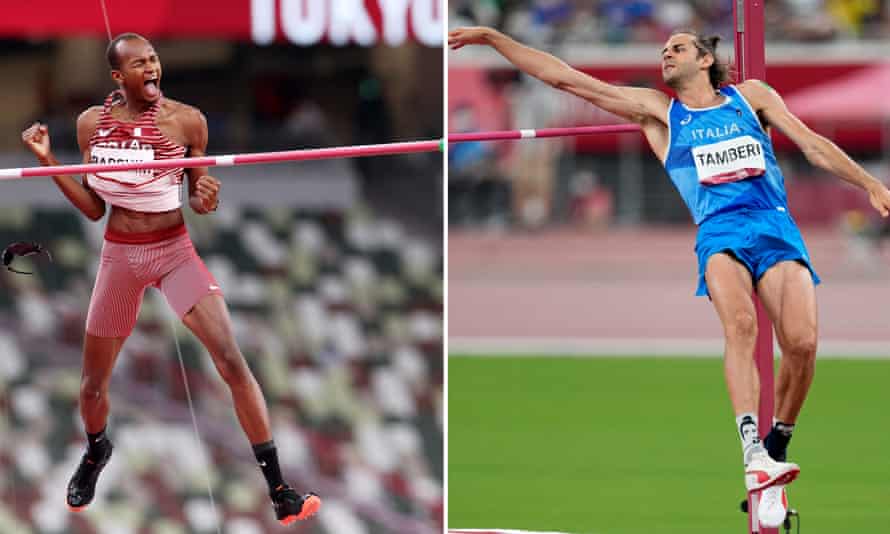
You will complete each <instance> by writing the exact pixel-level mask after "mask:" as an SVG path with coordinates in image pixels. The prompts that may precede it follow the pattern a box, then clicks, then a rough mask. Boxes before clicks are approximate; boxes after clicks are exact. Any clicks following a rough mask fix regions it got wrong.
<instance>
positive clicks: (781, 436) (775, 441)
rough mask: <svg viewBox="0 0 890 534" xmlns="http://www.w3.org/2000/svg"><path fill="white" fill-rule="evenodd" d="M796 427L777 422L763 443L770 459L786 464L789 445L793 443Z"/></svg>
mask: <svg viewBox="0 0 890 534" xmlns="http://www.w3.org/2000/svg"><path fill="white" fill-rule="evenodd" d="M793 431H794V425H792V424H787V423H783V422H781V421H776V424H775V425H773V428H772V429H770V431H769V434H768V435H767V436H766V439H765V440H764V441H763V444H764V446H766V451H767V452H768V453H769V455H770V458H772V459H773V460H776V461H777V462H784V461H785V460H786V459H787V457H788V443H789V442H790V441H791V433H792V432H793Z"/></svg>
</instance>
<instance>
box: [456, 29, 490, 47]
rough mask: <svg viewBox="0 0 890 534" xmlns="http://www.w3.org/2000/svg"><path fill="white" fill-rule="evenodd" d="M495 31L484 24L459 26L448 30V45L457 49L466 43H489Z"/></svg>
mask: <svg viewBox="0 0 890 534" xmlns="http://www.w3.org/2000/svg"><path fill="white" fill-rule="evenodd" d="M493 31H494V30H492V29H491V28H486V27H484V26H473V27H469V28H457V29H455V30H451V31H450V32H448V46H450V47H451V49H452V50H457V49H458V48H462V47H464V46H466V45H477V44H488V38H489V36H491V34H492V32H493Z"/></svg>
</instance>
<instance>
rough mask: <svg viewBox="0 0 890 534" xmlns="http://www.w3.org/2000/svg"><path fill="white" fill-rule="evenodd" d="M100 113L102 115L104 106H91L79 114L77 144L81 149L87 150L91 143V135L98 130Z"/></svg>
mask: <svg viewBox="0 0 890 534" xmlns="http://www.w3.org/2000/svg"><path fill="white" fill-rule="evenodd" d="M100 115H102V106H91V107H89V108H87V109H85V110H84V111H83V112H81V114H80V115H78V116H77V144H78V145H79V146H80V148H81V150H85V148H86V146H87V145H89V143H90V137H92V136H93V132H95V131H96V124H98V122H99V116H100Z"/></svg>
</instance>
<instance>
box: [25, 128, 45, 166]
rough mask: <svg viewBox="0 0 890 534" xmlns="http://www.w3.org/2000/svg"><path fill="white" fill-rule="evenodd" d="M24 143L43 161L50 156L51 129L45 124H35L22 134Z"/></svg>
mask: <svg viewBox="0 0 890 534" xmlns="http://www.w3.org/2000/svg"><path fill="white" fill-rule="evenodd" d="M22 142H23V143H25V146H26V147H28V150H30V151H31V152H33V153H34V155H35V156H37V158H38V159H40V160H43V159H45V158H47V157H48V156H49V152H50V149H49V129H48V128H47V127H46V125H45V124H40V123H39V122H35V123H34V124H32V125H31V126H30V127H28V129H27V130H25V131H24V132H22Z"/></svg>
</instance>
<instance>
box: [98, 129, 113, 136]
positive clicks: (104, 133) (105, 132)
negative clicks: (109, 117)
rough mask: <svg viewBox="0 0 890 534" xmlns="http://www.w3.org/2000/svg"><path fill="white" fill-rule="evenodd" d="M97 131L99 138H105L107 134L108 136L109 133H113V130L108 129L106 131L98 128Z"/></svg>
mask: <svg viewBox="0 0 890 534" xmlns="http://www.w3.org/2000/svg"><path fill="white" fill-rule="evenodd" d="M115 128H116V127H115ZM98 131H99V137H105V136H106V135H108V134H110V133H111V132H113V131H114V128H109V129H107V130H103V129H102V128H99V130H98Z"/></svg>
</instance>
